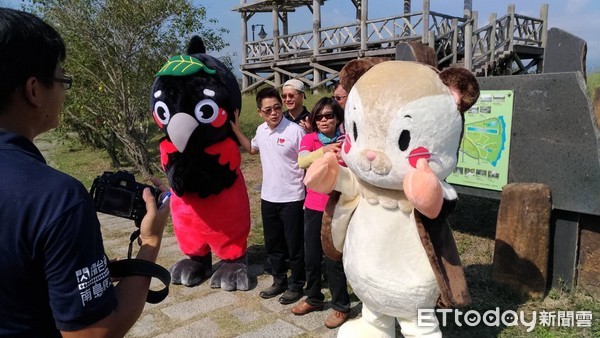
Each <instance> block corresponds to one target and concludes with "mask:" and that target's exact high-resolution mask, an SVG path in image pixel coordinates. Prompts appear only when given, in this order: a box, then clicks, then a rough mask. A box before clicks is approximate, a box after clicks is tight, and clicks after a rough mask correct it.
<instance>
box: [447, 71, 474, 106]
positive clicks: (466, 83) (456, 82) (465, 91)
mask: <svg viewBox="0 0 600 338" xmlns="http://www.w3.org/2000/svg"><path fill="white" fill-rule="evenodd" d="M440 78H441V79H442V82H443V83H444V84H445V85H446V86H448V87H450V91H452V95H453V96H454V99H455V100H456V105H457V107H458V111H459V112H461V113H464V112H465V111H467V110H468V109H469V108H471V106H473V105H474V104H475V102H477V99H478V98H479V83H477V79H476V78H475V76H474V75H473V74H472V73H471V72H470V71H468V70H467V69H465V68H448V69H444V70H443V71H442V72H441V73H440Z"/></svg>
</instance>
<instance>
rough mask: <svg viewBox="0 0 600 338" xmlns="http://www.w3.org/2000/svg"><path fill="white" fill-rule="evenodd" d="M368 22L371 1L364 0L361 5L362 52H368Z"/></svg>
mask: <svg viewBox="0 0 600 338" xmlns="http://www.w3.org/2000/svg"><path fill="white" fill-rule="evenodd" d="M367 20H369V1H368V0H362V1H361V5H360V51H361V54H363V53H365V52H366V51H367V38H368V35H367Z"/></svg>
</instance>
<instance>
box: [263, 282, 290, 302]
mask: <svg viewBox="0 0 600 338" xmlns="http://www.w3.org/2000/svg"><path fill="white" fill-rule="evenodd" d="M286 289H287V286H285V285H279V284H275V283H273V285H271V286H270V287H268V288H266V289H265V290H263V291H261V292H260V293H259V294H258V295H259V296H260V298H264V299H269V298H273V297H275V296H277V295H278V294H281V293H283V292H284V291H285V290H286Z"/></svg>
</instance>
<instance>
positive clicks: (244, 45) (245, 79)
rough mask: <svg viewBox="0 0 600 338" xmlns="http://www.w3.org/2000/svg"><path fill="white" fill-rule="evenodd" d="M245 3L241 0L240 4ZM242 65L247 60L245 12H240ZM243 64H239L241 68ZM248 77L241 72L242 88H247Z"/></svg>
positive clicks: (246, 22) (246, 21) (246, 20)
mask: <svg viewBox="0 0 600 338" xmlns="http://www.w3.org/2000/svg"><path fill="white" fill-rule="evenodd" d="M244 3H246V0H241V4H242V5H243V4H244ZM241 15H242V48H243V52H242V65H245V64H246V63H247V62H248V17H247V14H246V12H242V13H241ZM242 67H243V66H240V68H242ZM249 84H250V83H249V77H248V76H247V75H245V74H244V73H242V88H247V87H248V85H249Z"/></svg>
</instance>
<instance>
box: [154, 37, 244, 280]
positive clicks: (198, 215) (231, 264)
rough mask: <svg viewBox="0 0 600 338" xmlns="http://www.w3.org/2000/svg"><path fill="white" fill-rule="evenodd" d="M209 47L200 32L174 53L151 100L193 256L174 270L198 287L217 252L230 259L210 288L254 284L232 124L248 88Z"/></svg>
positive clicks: (181, 231)
mask: <svg viewBox="0 0 600 338" xmlns="http://www.w3.org/2000/svg"><path fill="white" fill-rule="evenodd" d="M205 53H206V50H205V47H204V44H203V42H202V40H201V39H200V38H199V37H197V36H195V37H193V38H192V39H191V40H190V43H189V46H188V51H187V54H185V55H177V56H174V57H172V58H171V59H169V61H168V62H167V63H166V64H165V65H164V66H163V67H162V69H161V70H160V71H159V72H158V73H157V74H156V80H155V81H154V85H153V88H152V93H151V98H150V101H151V108H152V111H153V117H154V120H155V122H156V123H157V124H158V126H159V127H160V128H161V129H162V130H163V131H164V132H165V133H166V136H165V137H164V138H163V139H162V140H161V142H160V156H161V164H162V167H163V169H164V171H165V173H166V174H167V177H168V179H169V183H170V184H171V189H172V192H173V195H172V198H171V212H172V218H173V228H174V231H175V236H176V237H177V242H178V243H179V247H180V249H181V251H182V252H183V253H184V254H185V255H186V256H188V257H189V258H186V259H182V260H180V261H179V262H177V263H175V264H174V265H173V266H172V267H171V268H170V269H169V271H170V272H171V278H172V281H173V283H175V284H184V285H187V286H194V285H197V284H198V283H200V282H201V281H202V280H203V279H204V278H206V277H207V276H208V275H209V274H210V273H211V272H212V258H211V257H212V253H214V254H215V255H216V256H217V257H219V258H220V259H221V260H222V261H223V264H222V265H221V266H220V267H219V268H218V269H217V270H216V271H215V272H214V274H212V277H211V280H210V285H211V287H215V288H218V287H220V288H222V289H224V290H228V291H231V290H248V274H247V258H246V248H247V240H248V233H249V231H250V207H249V202H248V193H247V190H246V184H245V182H244V177H243V175H242V172H241V170H240V164H241V155H240V151H239V146H238V141H237V139H236V137H235V135H234V134H233V132H232V130H231V125H230V121H232V120H233V118H234V112H235V111H236V110H240V108H241V93H240V90H239V86H238V84H237V80H236V79H235V77H234V76H233V74H232V73H231V71H230V70H229V69H227V67H226V66H225V65H223V64H222V63H221V62H220V61H218V60H217V59H215V58H213V57H211V56H210V55H207V54H205Z"/></svg>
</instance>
